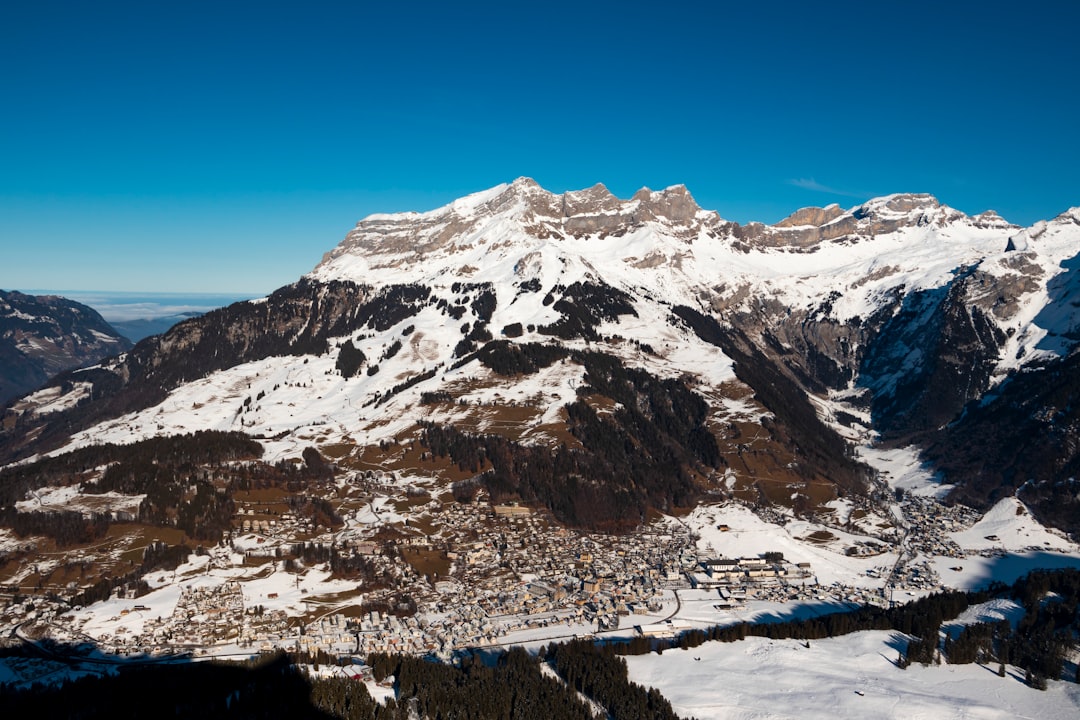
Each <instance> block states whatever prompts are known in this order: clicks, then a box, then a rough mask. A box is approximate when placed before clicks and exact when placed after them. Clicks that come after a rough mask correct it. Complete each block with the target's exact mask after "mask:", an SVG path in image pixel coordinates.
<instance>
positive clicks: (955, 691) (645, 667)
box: [626, 631, 1080, 720]
mask: <svg viewBox="0 0 1080 720" xmlns="http://www.w3.org/2000/svg"><path fill="white" fill-rule="evenodd" d="M905 642H906V641H905V640H904V639H902V636H900V635H899V634H897V633H891V632H882V631H871V632H860V633H854V634H852V635H847V636H844V637H841V638H833V639H829V640H815V641H812V642H811V644H810V647H809V648H806V647H804V646H803V644H802V643H800V642H798V641H795V640H768V639H766V638H747V639H746V640H743V641H741V642H736V643H706V644H704V645H702V646H700V647H697V648H692V649H690V650H668V651H666V652H664V653H663V655H657V654H655V653H653V654H650V655H645V656H640V657H628V658H627V659H626V660H627V665H628V666H629V668H630V679H631V680H633V681H634V682H637V683H640V684H642V685H646V686H652V687H655V688H657V689H658V690H659V691H660V692H661V693H663V694H664V696H665V697H666V698H668V700H670V701H671V703H672V705H673V706H674V707H675V711H676V712H677V713H678V714H679V715H680V716H681V717H683V718H688V717H695V718H698V720H751V719H752V720H766V719H776V720H779V719H780V718H793V719H795V718H797V719H798V720H816V719H819V718H820V719H821V720H836V719H837V718H912V719H913V720H914V719H920V720H929V719H930V718H956V719H958V720H959V719H960V718H964V719H975V718H978V719H980V720H991V719H995V720H996V719H1000V720H1006V719H1010V720H1011V719H1013V718H1038V719H1039V720H1056V719H1060V720H1066V719H1069V720H1073V719H1074V718H1076V717H1078V716H1080V685H1077V684H1075V683H1069V682H1053V683H1050V685H1049V689H1047V690H1046V691H1039V690H1034V689H1032V688H1030V687H1028V686H1027V685H1025V684H1024V680H1023V677H1022V676H1020V675H1017V673H1016V671H1015V669H1012V670H1011V671H1010V672H1008V673H1007V674H1006V677H1004V678H1001V677H998V676H997V668H996V667H994V668H990V667H982V666H979V665H942V666H937V667H935V666H931V667H922V666H920V665H912V666H911V667H909V668H907V669H906V670H901V669H899V668H897V667H896V664H895V660H896V658H897V656H898V653H899V650H900V648H902V647H903V646H904V643H905Z"/></svg>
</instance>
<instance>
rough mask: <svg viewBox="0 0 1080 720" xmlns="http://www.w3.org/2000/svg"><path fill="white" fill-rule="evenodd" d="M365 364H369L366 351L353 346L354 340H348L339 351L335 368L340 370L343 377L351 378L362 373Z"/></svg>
mask: <svg viewBox="0 0 1080 720" xmlns="http://www.w3.org/2000/svg"><path fill="white" fill-rule="evenodd" d="M365 362H367V357H366V356H365V355H364V351H363V350H360V349H359V348H357V347H356V346H355V345H353V343H352V340H346V341H345V342H344V343H342V345H341V349H340V350H339V351H338V356H337V362H335V363H334V367H336V368H337V369H338V372H340V373H341V376H342V377H344V378H351V377H352V376H353V375H356V373H358V372H359V371H360V368H361V367H363V365H364V363H365Z"/></svg>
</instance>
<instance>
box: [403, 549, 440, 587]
mask: <svg viewBox="0 0 1080 720" xmlns="http://www.w3.org/2000/svg"><path fill="white" fill-rule="evenodd" d="M401 557H402V558H403V559H404V560H405V562H407V563H409V565H412V567H413V570H415V571H416V572H417V574H419V575H423V576H424V577H426V578H427V579H428V580H433V579H435V578H439V577H446V576H447V575H449V574H450V564H451V562H450V558H448V557H446V553H444V552H442V551H440V550H429V549H425V548H413V547H406V548H402V549H401Z"/></svg>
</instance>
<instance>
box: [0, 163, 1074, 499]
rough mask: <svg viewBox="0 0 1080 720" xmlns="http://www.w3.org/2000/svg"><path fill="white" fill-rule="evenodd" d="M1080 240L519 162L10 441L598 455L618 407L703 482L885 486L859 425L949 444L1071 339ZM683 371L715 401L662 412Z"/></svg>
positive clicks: (1061, 221) (119, 371)
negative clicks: (235, 440) (433, 431)
mask: <svg viewBox="0 0 1080 720" xmlns="http://www.w3.org/2000/svg"><path fill="white" fill-rule="evenodd" d="M1078 240H1080V210H1077V209H1073V210H1070V211H1068V212H1066V213H1063V214H1062V215H1060V216H1058V217H1057V218H1054V219H1052V220H1050V221H1047V222H1044V223H1039V224H1037V225H1035V226H1033V227H1031V228H1026V229H1025V228H1019V227H1017V226H1015V225H1012V224H1010V223H1008V222H1007V221H1005V220H1004V219H1002V218H1000V217H999V216H997V215H996V214H994V213H992V212H986V213H982V214H980V215H976V216H967V215H965V214H963V213H961V212H960V211H958V210H955V209H953V208H949V207H948V206H945V205H943V204H941V203H940V202H939V201H937V200H936V199H935V198H933V197H931V196H929V195H915V194H903V195H891V196H887V197H884V198H878V199H874V200H871V201H868V202H866V203H863V204H861V205H858V206H856V207H854V208H851V209H849V210H842V209H841V208H839V207H838V206H835V205H834V206H830V207H828V208H805V209H803V210H799V211H797V212H796V213H794V214H793V215H791V216H790V217H789V218H787V219H785V220H783V221H781V222H780V223H777V224H775V225H763V224H758V223H750V224H747V225H738V224H736V223H733V222H729V221H726V220H724V219H722V218H721V217H720V216H719V215H718V214H717V213H715V212H711V211H706V210H702V209H701V208H700V207H698V205H697V204H696V202H695V201H694V200H693V198H692V197H691V195H690V193H689V192H688V191H687V189H686V188H685V187H682V186H674V187H670V188H667V189H665V190H662V191H651V190H648V189H642V190H641V191H639V192H637V193H635V194H634V196H633V197H631V198H630V199H628V200H621V199H619V198H616V197H614V196H613V195H612V194H611V193H610V192H608V191H607V190H606V189H605V188H604V187H603V186H602V185H596V186H593V187H592V188H589V189H586V190H582V191H577V192H566V193H562V194H554V193H550V192H547V191H545V190H544V189H543V188H541V187H540V186H538V185H537V184H536V183H535V182H533V181H532V180H529V179H525V178H522V179H519V180H516V181H514V182H513V183H510V184H508V185H501V186H498V187H496V188H493V189H491V190H488V191H485V192H481V193H477V194H475V195H471V196H468V197H466V198H462V199H460V200H457V201H455V202H453V203H451V204H449V205H447V206H445V207H443V208H439V209H436V210H432V211H429V212H425V213H400V214H394V215H372V216H369V217H367V218H365V219H364V220H362V221H361V222H360V223H359V224H358V225H357V226H356V228H355V229H353V230H352V231H351V232H350V233H349V234H348V235H347V236H346V238H345V240H344V241H343V242H342V243H341V244H340V245H339V246H338V247H336V248H335V249H333V250H332V251H330V252H329V253H327V255H326V256H325V257H324V259H323V260H322V262H321V263H319V265H318V266H317V267H316V268H315V269H314V270H313V271H312V272H311V273H309V274H308V275H306V276H305V277H304V278H302V279H301V280H300V281H298V282H297V283H295V284H294V285H292V286H288V287H286V288H282V289H281V290H279V291H277V292H276V293H274V294H273V295H271V296H270V297H268V298H266V299H265V300H263V301H257V302H250V303H239V304H237V305H234V306H231V307H230V308H226V309H223V310H221V311H217V312H215V313H210V314H208V315H207V316H205V317H203V318H198V319H195V320H191V321H188V322H185V323H182V324H181V325H179V326H177V327H176V328H174V329H173V330H171V331H170V332H169V333H166V334H165V335H163V336H161V337H160V338H151V339H148V340H147V341H144V342H143V343H140V344H139V345H138V346H137V347H136V348H135V349H134V350H133V351H132V352H131V353H129V354H127V355H126V356H124V357H123V358H118V359H116V360H113V361H110V362H107V363H104V364H103V365H102V367H101V368H99V369H97V370H95V371H94V373H92V374H91V375H85V374H84V375H83V376H82V377H83V378H89V379H90V382H92V383H93V384H94V386H95V389H96V390H97V393H96V394H97V395H98V396H99V397H100V398H102V399H101V400H99V401H98V402H96V403H94V404H93V406H92V407H83V408H80V409H79V410H78V412H77V413H75V414H72V413H70V412H69V413H66V414H65V413H59V414H57V413H51V414H47V413H42V412H41V411H40V408H37V407H35V405H34V403H33V402H28V401H23V402H22V403H21V404H19V405H17V406H13V408H12V409H11V410H10V411H9V413H8V418H7V420H6V425H7V426H8V432H6V433H5V436H4V437H3V439H2V446H3V447H2V450H3V453H4V457H6V458H8V459H12V458H16V457H20V456H25V454H26V453H29V452H34V451H39V450H40V449H42V448H43V447H47V446H43V445H41V443H43V442H45V441H48V443H49V444H50V445H49V446H51V447H57V448H59V447H61V446H63V445H65V444H66V443H73V444H75V445H78V444H86V443H88V442H90V441H91V439H92V438H101V437H106V438H116V439H117V440H118V441H123V438H129V439H134V438H138V437H145V436H152V435H154V434H157V433H160V432H184V431H190V430H191V429H193V428H195V427H200V428H201V427H213V428H217V429H223V430H234V429H244V430H246V431H247V432H249V433H252V434H255V435H258V436H260V437H263V438H265V439H267V441H268V442H269V447H270V452H271V454H272V455H273V454H277V455H279V456H282V457H287V456H289V455H290V454H295V453H297V452H298V451H299V449H300V448H301V447H302V446H303V444H304V443H305V442H308V441H309V440H310V438H311V437H313V435H312V433H313V431H314V429H315V428H319V431H318V433H319V436H320V437H321V438H322V441H324V442H338V443H341V444H345V445H348V446H350V447H356V448H362V447H368V446H372V445H377V444H379V443H380V442H385V441H386V440H387V439H388V438H402V437H410V436H414V435H415V432H416V427H417V426H416V423H417V421H418V420H425V421H427V422H433V423H436V424H442V425H446V426H448V427H457V428H461V429H465V431H466V434H469V433H474V434H475V433H481V434H482V433H497V434H501V435H502V436H503V437H505V438H509V439H510V440H511V441H512V442H513V443H523V445H522V447H529V446H536V445H545V444H546V445H549V446H552V447H555V446H557V445H559V444H560V443H564V444H567V447H570V448H575V447H579V448H585V449H586V450H588V449H589V443H594V445H595V444H596V443H599V442H600V441H599V439H598V438H600V437H601V435H604V433H606V432H608V431H610V430H611V426H614V427H617V428H621V430H619V432H626V433H628V434H627V435H626V436H625V437H623V438H622V439H621V440H617V442H623V443H630V444H634V443H637V444H640V443H642V442H646V441H645V440H643V438H647V437H648V438H654V440H648V441H647V442H654V441H657V442H660V443H661V445H662V444H664V443H674V445H671V447H674V446H675V445H679V446H680V447H684V450H685V452H684V451H680V452H679V453H678V454H677V457H678V458H680V460H678V462H679V463H680V464H681V465H682V466H683V467H684V468H685V472H686V474H684V475H682V476H680V479H679V483H681V485H680V487H689V486H691V485H697V486H698V487H699V489H703V490H707V491H709V492H729V493H731V492H734V493H740V492H741V493H743V495H744V496H746V497H752V496H753V495H754V493H756V494H758V495H759V496H761V497H767V498H769V499H778V498H780V497H781V495H782V493H781V491H780V490H777V489H776V488H773V487H771V486H770V485H769V483H775V484H776V485H777V487H783V486H784V485H785V483H786V484H788V485H789V486H792V487H797V488H801V490H797V491H796V492H795V493H794V495H792V493H791V491H790V490H788V491H786V495H784V497H786V498H787V500H785V502H788V501H790V498H791V497H796V496H799V495H800V493H801V494H802V495H803V496H805V497H810V496H814V495H815V494H816V495H820V497H819V498H818V499H819V500H822V499H827V498H829V497H835V495H836V493H850V492H856V493H867V492H873V490H872V487H873V485H872V483H871V484H866V483H865V482H864V481H865V480H866V473H865V472H864V471H863V470H859V469H858V468H857V463H856V464H852V462H851V458H852V457H853V455H854V449H853V446H851V445H848V444H847V443H866V442H872V441H875V440H879V441H880V440H885V441H888V442H892V443H898V444H903V443H911V442H915V443H919V444H921V445H925V444H927V443H931V444H933V443H940V442H945V441H944V440H942V439H941V438H942V437H943V436H942V435H941V430H942V428H943V427H946V426H949V424H950V423H952V422H954V421H955V420H956V419H957V418H961V417H964V416H965V413H967V412H969V409H970V408H971V407H972V404H973V403H974V404H977V405H979V407H983V406H988V405H993V404H994V403H996V402H1000V401H999V400H998V399H997V398H1001V397H1004V396H1005V394H1006V393H1005V392H999V390H1000V389H1002V388H1007V387H1009V386H1011V385H1012V384H1013V383H1012V382H1011V380H1012V378H1014V377H1016V376H1017V374H1018V373H1031V372H1042V371H1044V370H1045V369H1047V368H1051V369H1052V368H1054V367H1056V366H1057V364H1060V363H1063V362H1065V361H1066V359H1067V358H1068V357H1070V355H1071V353H1072V352H1073V350H1074V349H1075V346H1076V344H1077V341H1078V339H1080V335H1078V332H1077V331H1078V328H1080V323H1078V321H1077V317H1076V315H1075V312H1074V310H1075V306H1074V304H1073V303H1074V301H1075V300H1076V280H1075V273H1074V272H1073V269H1074V267H1075V265H1076V264H1077V262H1078V261H1077V248H1078V247H1080V244H1078V242H1077V241H1078ZM506 348H510V349H512V348H518V349H520V351H521V352H522V353H524V354H525V355H526V356H527V357H524V359H523V358H522V357H520V356H519V355H514V354H513V353H511V354H509V355H508V354H507V352H508V351H507V350H506ZM544 348H548V349H544ZM551 348H558V351H557V352H556V353H555V355H552V352H555V351H553V350H551ZM346 356H347V357H348V360H347V361H346V360H343V358H345V357H346ZM552 357H559V358H561V359H559V360H557V361H555V362H549V359H550V358H552ZM539 358H544V359H543V360H542V361H541V360H539ZM602 358H614V362H617V365H615V366H613V365H611V364H610V363H611V362H613V361H611V360H603V359H602ZM605 368H606V369H605ZM618 368H622V369H618ZM637 369H640V370H641V371H643V372H645V373H647V376H648V377H645V376H638V375H634V374H633V373H632V372H629V371H631V370H634V371H635V372H636V370H637ZM346 370H347V371H346ZM627 373H629V374H627ZM613 378H621V379H620V380H619V382H618V383H616V384H612V381H613V380H612V379H613ZM649 378H652V379H649ZM69 382H70V378H69ZM672 382H676V383H679V384H680V385H679V387H676V386H675V385H670V383H672ZM619 383H622V384H621V385H620V384H619ZM598 388H600V389H601V390H598ZM620 388H622V389H620ZM628 388H636V389H634V390H633V392H629V390H628ZM659 388H664V389H663V391H662V392H661V394H656V393H657V392H660V391H659ZM680 388H684V389H685V390H687V391H689V392H691V393H693V394H694V395H696V396H697V397H699V398H701V399H702V400H703V401H704V402H705V403H706V405H707V410H704V411H702V412H703V414H701V415H700V419H699V420H698V421H695V422H698V424H697V425H695V426H693V427H689V426H688V427H681V428H680V429H679V430H678V432H677V433H675V434H674V435H672V434H670V433H669V431H668V430H662V431H659V430H658V428H660V427H661V426H662V424H663V423H665V422H668V421H666V420H663V418H664V417H666V415H665V414H664V411H662V407H663V405H664V403H670V402H672V401H673V400H672V399H673V398H676V397H678V398H681V399H680V400H678V402H680V403H686V402H689V400H687V399H686V398H687V396H686V395H685V393H684V390H683V389H680ZM624 391H625V392H628V393H629V394H624ZM634 393H636V396H635V394H634ZM256 395H257V396H258V400H256V399H255V396H256ZM663 396H667V397H668V399H667V400H664V399H663ZM635 397H637V399H636V400H635V399H634V398H635ZM650 397H651V398H652V399H651V400H646V398H650ZM650 403H656V404H655V405H652V406H650ZM650 408H651V409H650ZM807 408H809V410H807ZM511 409H512V410H511ZM636 412H640V413H642V414H641V416H640V417H638V416H637V415H635V414H634V413H636ZM695 412H696V411H695ZM511 416H512V417H513V418H514V419H513V421H512V422H508V421H507V418H508V417H511ZM657 422H661V426H656V425H655V423H657ZM598 423H599V424H598ZM643 423H644V424H643ZM631 428H634V429H631ZM649 428H652V429H649ZM754 428H760V429H762V430H763V432H758V431H755V430H754ZM72 429H74V430H75V431H76V432H75V435H74V436H71V430H72ZM669 429H670V428H669ZM706 430H707V435H708V436H709V437H711V438H713V440H714V441H715V442H716V452H715V453H714V452H713V450H712V449H711V447H712V446H711V445H708V443H706V445H702V444H701V443H702V442H703V440H702V439H703V438H704V437H705V435H704V434H703V432H705V431H706ZM601 431H603V432H601ZM658 431H659V432H660V434H659V435H657V434H656V433H657V432H658ZM597 433H599V434H597ZM642 433H644V434H642ZM950 437H951V438H952V439H951V440H949V442H962V441H963V439H962V438H956V437H954V436H950ZM661 438H667V439H663V440H659V439H661ZM691 438H693V440H691ZM751 438H753V439H751ZM830 438H833V439H830ZM128 441H130V440H128ZM615 441H616V438H615V436H611V437H609V438H608V439H607V440H604V442H615ZM685 443H691V444H693V445H694V447H693V448H691V449H690V450H686V448H687V447H689V446H687V445H685ZM478 447H479V446H478ZM485 447H486V449H485V450H484V452H493V451H495V449H496V448H495V446H494V445H491V444H490V442H488V444H487V445H486V446H485ZM499 447H500V448H501V447H502V446H499ZM595 447H599V445H595ZM659 447H660V446H659V445H658V446H657V452H658V453H659ZM845 447H846V448H847V449H845ZM935 447H937V445H935ZM1066 447H1071V445H1067V446H1066ZM499 451H500V452H502V450H499ZM477 452H479V450H477ZM1064 452H1072V451H1071V450H1065V451H1064ZM661 456H662V454H658V455H655V456H654V457H655V458H657V462H658V465H657V467H661V466H662V462H661V461H660V460H659V458H660V457H661ZM845 458H846V459H845ZM533 460H535V458H533ZM1068 460H1069V459H1068V458H1065V459H1064V462H1063V463H1062V464H1059V465H1058V466H1057V467H1064V466H1067V465H1068ZM574 462H575V463H576V462H578V461H574ZM571 465H574V463H568V465H567V467H570V466H571ZM477 467H478V470H479V469H482V468H483V467H484V464H483V463H479V464H478V465H477ZM575 467H578V470H568V472H571V474H572V473H573V472H578V471H579V470H580V467H581V466H580V464H579V465H576V466H575ZM590 467H592V466H590ZM593 470H595V467H593ZM493 472H496V473H499V472H502V471H500V470H499V469H498V468H494V470H493ZM507 472H510V471H509V470H507ZM1048 472H1049V471H1048ZM951 473H952V475H953V476H954V477H959V476H961V475H962V473H963V470H961V469H956V468H954V469H953V470H952V471H951ZM511 475H513V473H511V474H510V475H505V477H503V476H500V477H503V479H504V480H505V481H506V482H507V483H510V485H508V486H507V487H510V486H512V484H513V482H516V481H517V480H519V479H520V477H519V476H513V477H511ZM845 478H846V479H845ZM642 482H644V483H645V485H648V482H649V481H648V480H643V481H642ZM645 485H643V486H642V487H644V486H645ZM825 487H828V488H831V489H829V490H822V488H825ZM814 488H817V490H815V489H814ZM770 493H772V495H771V496H770Z"/></svg>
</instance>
